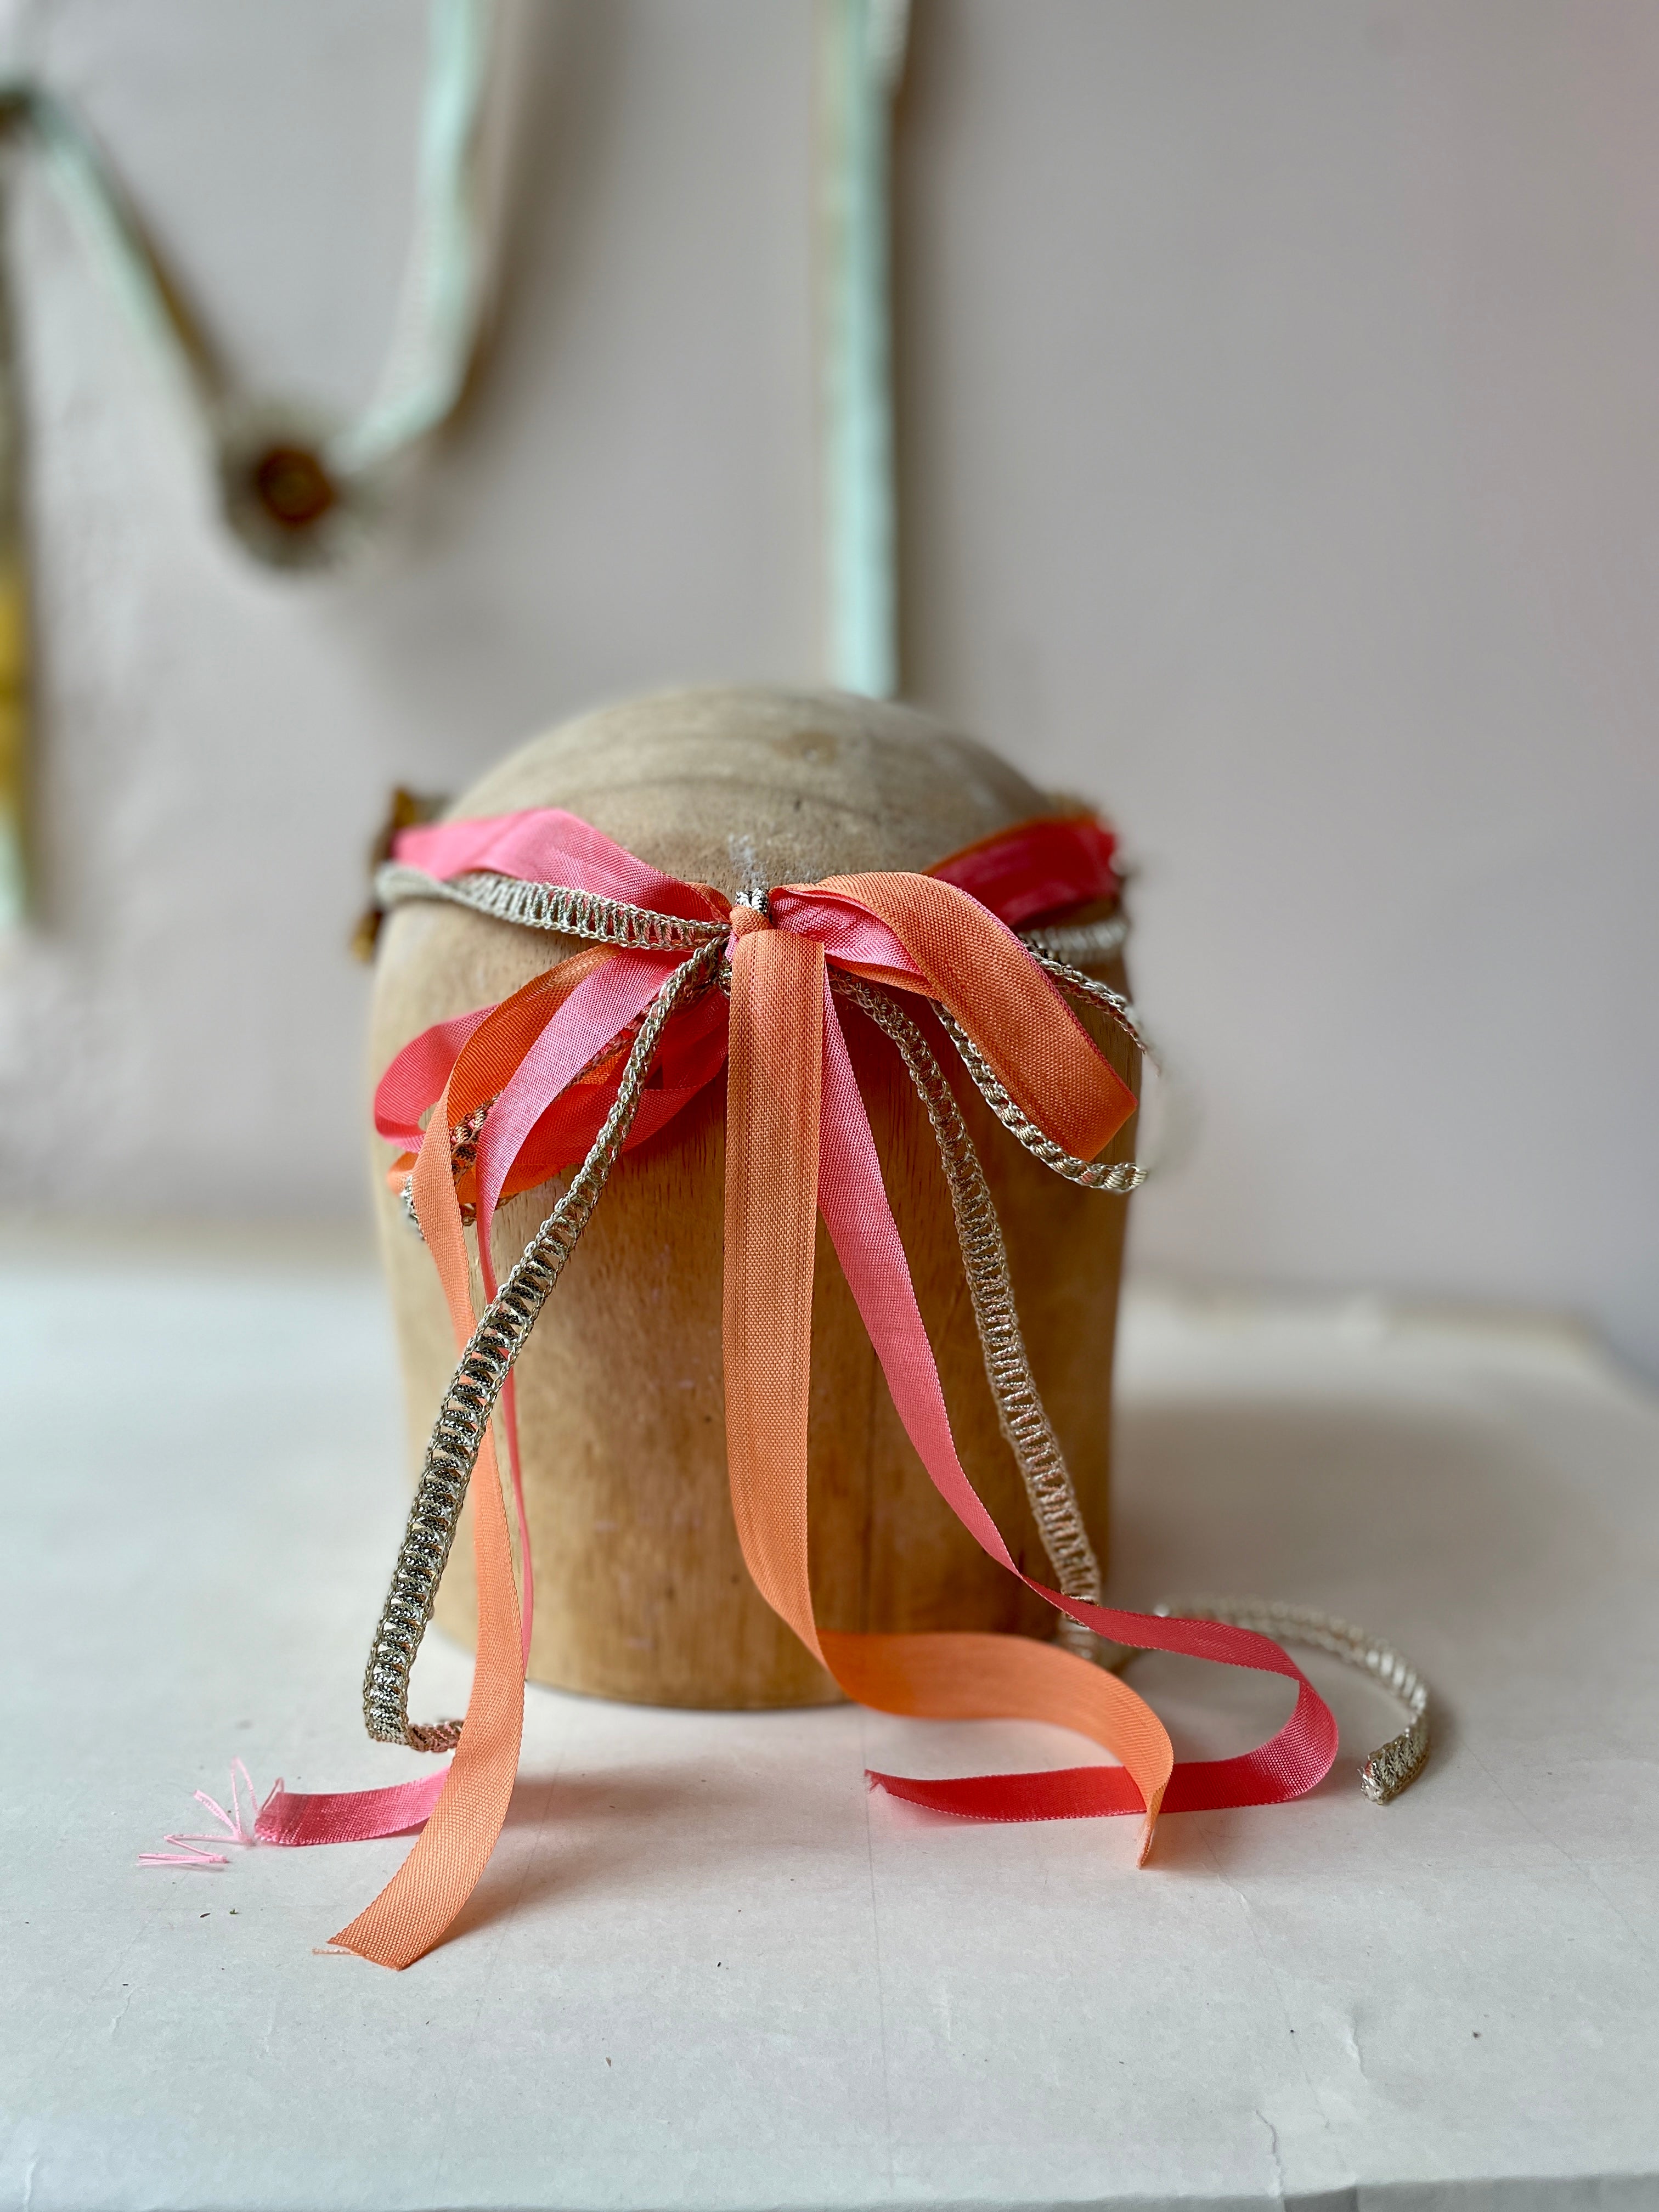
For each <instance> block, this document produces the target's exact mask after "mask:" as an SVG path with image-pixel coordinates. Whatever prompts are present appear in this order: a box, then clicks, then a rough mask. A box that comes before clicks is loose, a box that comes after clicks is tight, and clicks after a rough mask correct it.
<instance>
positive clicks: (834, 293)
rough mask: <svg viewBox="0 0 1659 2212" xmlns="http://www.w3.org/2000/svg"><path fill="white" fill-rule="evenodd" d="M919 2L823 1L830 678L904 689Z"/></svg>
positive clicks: (821, 187)
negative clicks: (908, 60)
mask: <svg viewBox="0 0 1659 2212" xmlns="http://www.w3.org/2000/svg"><path fill="white" fill-rule="evenodd" d="M908 18H909V5H908V0H817V34H818V55H817V59H818V68H817V83H818V148H817V153H818V159H817V184H818V191H817V201H818V207H817V214H818V246H819V251H818V255H817V264H818V317H817V322H818V333H819V342H820V351H819V376H818V401H819V416H820V423H821V437H822V454H823V580H824V586H825V597H826V604H825V608H824V616H825V623H824V630H825V637H824V643H825V648H826V655H827V659H828V663H829V678H830V681H831V682H832V683H833V684H836V687H837V688H838V689H839V690H843V691H858V692H863V693H865V694H866V695H867V696H870V697H872V698H876V699H889V698H891V696H893V694H894V692H895V691H896V690H897V688H898V631H899V624H898V562H897V550H898V542H897V541H898V529H897V517H896V510H897V492H896V484H895V479H894V471H893V374H892V284H891V276H890V255H891V228H892V216H891V211H890V198H891V191H890V173H891V164H892V137H893V101H894V97H895V95H896V93H897V90H898V87H899V81H900V79H901V77H902V74H903V68H904V54H905V45H906V37H907V32H908Z"/></svg>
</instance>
